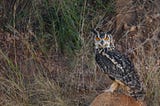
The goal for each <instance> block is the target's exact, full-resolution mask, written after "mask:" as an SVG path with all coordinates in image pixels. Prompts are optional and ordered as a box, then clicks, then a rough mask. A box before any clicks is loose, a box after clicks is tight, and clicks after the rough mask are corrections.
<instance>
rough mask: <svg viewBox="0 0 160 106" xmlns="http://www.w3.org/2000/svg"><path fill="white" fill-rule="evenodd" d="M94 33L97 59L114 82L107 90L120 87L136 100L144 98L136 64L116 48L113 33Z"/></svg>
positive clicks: (100, 66)
mask: <svg viewBox="0 0 160 106" xmlns="http://www.w3.org/2000/svg"><path fill="white" fill-rule="evenodd" d="M92 32H93V33H94V44H95V60H96V63H97V64H98V66H99V68H100V70H101V71H102V72H104V73H105V74H107V75H108V76H109V78H111V80H113V83H112V84H111V86H110V88H109V89H106V90H105V92H114V91H115V90H117V89H118V88H119V87H122V88H124V90H125V91H127V94H128V95H129V96H131V97H133V98H135V99H136V100H143V99H144V96H145V92H144V88H143V84H142V82H141V81H140V78H139V75H138V73H137V72H136V70H135V67H134V64H133V63H132V62H131V61H130V60H129V58H128V57H127V56H126V55H123V54H122V53H120V52H119V51H118V50H116V48H115V46H114V42H113V38H112V35H111V34H110V33H108V32H98V31H97V30H96V29H94V30H93V31H92Z"/></svg>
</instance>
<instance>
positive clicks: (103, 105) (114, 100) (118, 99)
mask: <svg viewBox="0 0 160 106" xmlns="http://www.w3.org/2000/svg"><path fill="white" fill-rule="evenodd" d="M90 106H146V104H145V103H144V102H140V101H136V100H135V99H133V98H132V97H129V96H127V95H124V94H117V93H102V94H100V95H98V96H97V97H96V98H95V99H94V100H93V102H92V103H91V105H90Z"/></svg>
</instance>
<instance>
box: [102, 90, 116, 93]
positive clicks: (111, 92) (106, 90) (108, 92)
mask: <svg viewBox="0 0 160 106" xmlns="http://www.w3.org/2000/svg"><path fill="white" fill-rule="evenodd" d="M104 92H107V93H109V92H111V93H113V92H114V91H113V90H112V89H106V90H104Z"/></svg>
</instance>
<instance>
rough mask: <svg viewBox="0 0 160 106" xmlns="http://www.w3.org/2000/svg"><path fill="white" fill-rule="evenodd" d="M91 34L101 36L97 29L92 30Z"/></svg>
mask: <svg viewBox="0 0 160 106" xmlns="http://www.w3.org/2000/svg"><path fill="white" fill-rule="evenodd" d="M91 32H93V34H94V35H99V32H98V31H97V30H96V29H91Z"/></svg>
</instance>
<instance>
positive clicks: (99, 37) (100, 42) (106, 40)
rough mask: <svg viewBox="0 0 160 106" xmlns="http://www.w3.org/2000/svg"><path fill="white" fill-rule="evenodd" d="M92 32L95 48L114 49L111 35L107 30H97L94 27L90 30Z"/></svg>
mask: <svg viewBox="0 0 160 106" xmlns="http://www.w3.org/2000/svg"><path fill="white" fill-rule="evenodd" d="M92 32H93V33H94V44H95V49H104V48H108V49H114V43H113V38H112V35H111V34H110V33H109V32H100V33H99V32H98V31H97V30H96V29H94V30H92Z"/></svg>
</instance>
